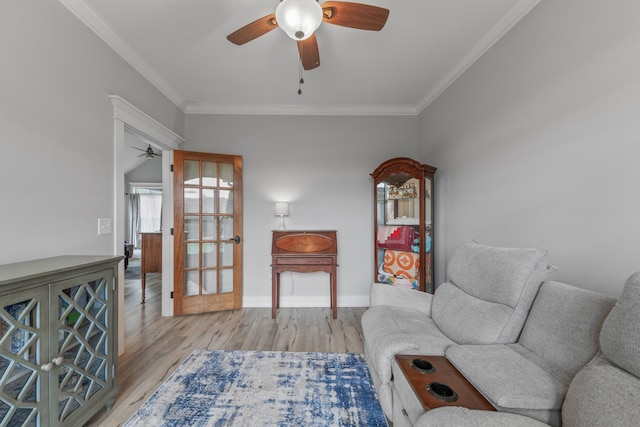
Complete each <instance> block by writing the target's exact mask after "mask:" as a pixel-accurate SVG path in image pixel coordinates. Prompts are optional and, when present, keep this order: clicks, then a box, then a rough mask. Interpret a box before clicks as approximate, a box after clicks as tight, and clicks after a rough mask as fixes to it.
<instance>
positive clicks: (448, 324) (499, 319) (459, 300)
mask: <svg viewBox="0 0 640 427" xmlns="http://www.w3.org/2000/svg"><path fill="white" fill-rule="evenodd" d="M549 274H550V273H549V271H548V265H547V253H546V251H544V250H540V249H524V248H498V247H491V246H486V245H481V244H479V243H476V242H466V243H463V244H462V245H460V246H459V247H458V248H457V249H456V251H455V252H454V254H453V255H452V256H451V258H450V260H449V262H448V265H447V276H448V281H447V282H446V283H443V284H442V285H440V286H439V287H438V289H437V290H436V292H435V294H434V296H433V304H432V318H433V320H434V322H435V323H436V325H437V326H438V327H439V328H440V329H441V330H442V332H444V333H445V334H446V335H447V336H448V337H449V338H451V339H452V340H453V341H455V342H457V343H459V344H492V343H511V342H515V341H516V340H517V339H518V336H519V334H520V331H521V330H522V327H523V325H524V322H525V320H526V317H527V314H528V312H529V309H530V308H531V304H532V302H533V299H534V298H535V296H536V294H537V292H538V289H539V288H540V285H541V283H542V282H543V281H544V280H545V279H548V278H549V276H548V275H549Z"/></svg>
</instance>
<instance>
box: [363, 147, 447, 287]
mask: <svg viewBox="0 0 640 427" xmlns="http://www.w3.org/2000/svg"><path fill="white" fill-rule="evenodd" d="M435 172H436V168H435V167H433V166H430V165H426V164H421V163H419V162H417V161H415V160H412V159H410V158H407V157H398V158H394V159H391V160H387V161H386V162H384V163H382V164H381V165H380V166H378V167H377V168H376V170H375V171H373V173H372V174H371V176H372V177H373V180H374V191H375V208H374V224H375V225H374V238H375V241H374V261H375V264H374V265H375V272H374V277H375V281H376V282H379V283H388V284H391V285H394V286H401V287H406V288H412V289H417V290H420V291H425V292H430V293H433V290H434V271H433V259H434V257H433V254H434V249H433V247H434V245H433V239H434V230H433V212H434V204H433V189H434V186H433V180H434V176H435Z"/></svg>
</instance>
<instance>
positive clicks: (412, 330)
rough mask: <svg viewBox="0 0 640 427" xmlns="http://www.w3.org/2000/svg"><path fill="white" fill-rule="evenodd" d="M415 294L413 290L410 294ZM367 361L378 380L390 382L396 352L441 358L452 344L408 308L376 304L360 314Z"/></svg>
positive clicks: (430, 323) (429, 321) (426, 317)
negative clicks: (439, 356) (438, 356)
mask: <svg viewBox="0 0 640 427" xmlns="http://www.w3.org/2000/svg"><path fill="white" fill-rule="evenodd" d="M412 292H416V291H412ZM362 331H363V333H364V335H365V337H366V340H365V346H366V349H367V355H368V359H367V360H368V361H369V362H370V363H371V364H372V365H373V367H374V369H375V370H376V372H377V373H378V375H379V377H380V380H381V381H382V382H383V383H386V382H388V381H390V380H391V361H392V360H393V357H394V355H396V354H398V353H415V354H433V355H443V354H444V351H445V349H446V348H447V347H449V346H450V345H452V344H454V342H453V341H451V340H450V339H449V338H447V336H446V335H444V334H443V333H442V332H440V330H439V329H438V327H437V326H436V325H435V324H434V323H433V320H431V318H430V317H428V316H425V315H424V314H422V313H420V312H418V311H415V310H410V309H405V308H400V307H392V306H388V305H379V306H374V307H370V308H369V309H368V310H367V311H366V312H364V314H363V315H362Z"/></svg>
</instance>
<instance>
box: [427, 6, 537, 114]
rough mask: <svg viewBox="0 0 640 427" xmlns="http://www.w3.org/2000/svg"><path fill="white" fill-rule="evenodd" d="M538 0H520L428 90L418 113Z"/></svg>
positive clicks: (518, 20)
mask: <svg viewBox="0 0 640 427" xmlns="http://www.w3.org/2000/svg"><path fill="white" fill-rule="evenodd" d="M538 3H540V0H520V1H518V2H517V3H516V4H514V5H513V7H512V8H511V9H509V11H508V12H507V13H506V14H505V15H504V16H503V17H502V19H500V21H498V23H497V24H496V25H494V26H493V27H492V28H491V30H489V32H488V33H487V34H485V35H484V37H482V38H481V39H480V40H479V41H478V43H476V44H475V46H473V48H471V50H469V52H467V54H466V55H465V56H464V57H463V58H462V59H461V60H460V62H458V63H457V64H456V65H455V66H454V67H453V68H452V69H451V71H449V72H448V73H447V74H446V75H445V76H444V78H443V79H442V80H441V81H440V83H439V84H437V85H436V87H434V88H433V90H431V91H429V92H428V93H427V94H426V95H425V97H424V98H423V99H422V101H421V102H420V103H419V104H418V105H417V106H416V110H417V112H418V114H420V113H422V111H424V109H425V108H427V107H428V106H429V105H430V104H431V103H432V102H433V101H435V100H436V98H438V96H440V94H442V92H444V91H445V89H446V88H448V87H449V86H450V85H451V84H452V83H453V82H454V81H456V80H457V79H458V77H460V75H462V73H464V72H465V71H466V70H467V69H468V68H469V67H471V65H473V63H474V62H476V61H477V60H478V58H480V57H481V56H482V55H483V54H484V53H485V52H486V51H487V50H489V49H490V48H491V47H492V46H493V45H494V44H496V42H497V41H498V40H500V39H501V38H502V37H503V36H504V35H505V34H506V33H507V32H508V31H509V30H510V29H511V28H513V27H514V26H515V25H516V24H517V23H518V22H520V20H521V19H522V18H524V17H525V16H526V15H527V14H528V13H529V12H530V11H531V10H532V9H533V8H534V7H536V6H537V5H538Z"/></svg>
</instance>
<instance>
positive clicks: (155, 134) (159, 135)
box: [109, 95, 185, 150]
mask: <svg viewBox="0 0 640 427" xmlns="http://www.w3.org/2000/svg"><path fill="white" fill-rule="evenodd" d="M109 99H110V100H111V103H112V104H113V118H114V119H117V120H120V121H121V122H124V124H125V125H126V126H127V130H129V131H131V132H132V133H134V134H136V135H138V136H140V137H142V138H144V139H147V140H149V139H150V140H152V141H153V142H154V143H156V144H158V145H160V146H161V147H162V148H163V149H166V150H175V149H177V148H178V146H179V145H180V144H182V143H183V142H184V141H185V139H184V138H183V137H181V136H180V135H178V134H176V133H175V132H173V131H172V130H171V129H169V128H167V127H166V126H164V125H163V124H162V123H160V122H158V121H157V120H155V119H154V118H152V117H150V116H149V115H147V114H145V113H144V112H142V111H141V110H140V109H138V108H136V107H134V106H133V105H132V104H130V103H129V102H127V101H126V100H124V99H123V98H121V97H120V96H118V95H109Z"/></svg>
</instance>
